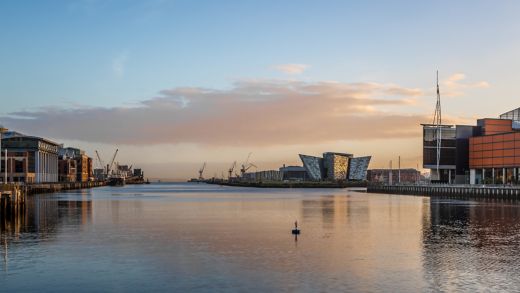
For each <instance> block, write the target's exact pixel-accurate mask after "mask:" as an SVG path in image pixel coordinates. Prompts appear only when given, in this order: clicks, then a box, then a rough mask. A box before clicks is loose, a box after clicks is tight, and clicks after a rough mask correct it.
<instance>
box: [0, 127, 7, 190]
mask: <svg viewBox="0 0 520 293" xmlns="http://www.w3.org/2000/svg"><path fill="white" fill-rule="evenodd" d="M7 130H9V129H7V128H5V127H3V126H2V125H0V158H2V134H3V133H4V132H6V131H7ZM6 183H7V153H6V154H5V166H4V184H6Z"/></svg>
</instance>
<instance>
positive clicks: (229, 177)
mask: <svg viewBox="0 0 520 293" xmlns="http://www.w3.org/2000/svg"><path fill="white" fill-rule="evenodd" d="M236 166H237V161H234V162H233V165H231V168H229V169H228V179H231V176H233V170H235V167H236Z"/></svg>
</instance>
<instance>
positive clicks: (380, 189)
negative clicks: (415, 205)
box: [367, 184, 520, 199]
mask: <svg viewBox="0 0 520 293" xmlns="http://www.w3.org/2000/svg"><path fill="white" fill-rule="evenodd" d="M367 192H370V193H386V194H405V195H422V196H450V197H461V198H463V197H481V198H505V199H520V186H516V185H475V184H471V185H470V184H417V185H405V184H393V185H385V184H369V185H368V186H367Z"/></svg>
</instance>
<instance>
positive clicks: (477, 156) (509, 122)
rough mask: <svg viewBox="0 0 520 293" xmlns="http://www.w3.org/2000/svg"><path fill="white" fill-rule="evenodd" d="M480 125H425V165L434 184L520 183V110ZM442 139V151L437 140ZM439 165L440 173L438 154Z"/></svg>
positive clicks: (488, 119) (487, 119)
mask: <svg viewBox="0 0 520 293" xmlns="http://www.w3.org/2000/svg"><path fill="white" fill-rule="evenodd" d="M476 124H477V125H476V126H472V125H441V126H440V127H439V126H436V125H432V124H423V125H422V126H423V166H424V168H427V169H430V171H431V181H432V182H441V183H457V184H467V183H471V184H519V183H520V108H517V109H514V110H512V111H509V112H506V113H504V114H502V115H500V116H499V118H483V119H478V120H477V123H476ZM439 137H440V138H441V139H440V142H441V143H440V148H438V147H437V139H438V138H439ZM439 149H440V152H439V155H440V157H439V164H438V169H439V172H437V151H438V150H439Z"/></svg>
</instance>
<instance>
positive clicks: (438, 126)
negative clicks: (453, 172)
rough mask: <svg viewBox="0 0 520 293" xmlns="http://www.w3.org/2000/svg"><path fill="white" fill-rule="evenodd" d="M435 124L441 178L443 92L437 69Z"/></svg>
mask: <svg viewBox="0 0 520 293" xmlns="http://www.w3.org/2000/svg"><path fill="white" fill-rule="evenodd" d="M433 125H435V134H436V137H437V175H438V176H439V180H440V179H441V174H440V173H439V165H440V161H441V141H442V110H441V93H440V90H439V71H438V70H437V105H436V106H435V114H434V115H433Z"/></svg>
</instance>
